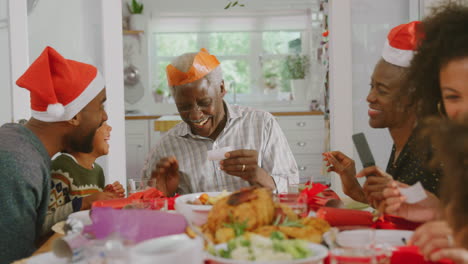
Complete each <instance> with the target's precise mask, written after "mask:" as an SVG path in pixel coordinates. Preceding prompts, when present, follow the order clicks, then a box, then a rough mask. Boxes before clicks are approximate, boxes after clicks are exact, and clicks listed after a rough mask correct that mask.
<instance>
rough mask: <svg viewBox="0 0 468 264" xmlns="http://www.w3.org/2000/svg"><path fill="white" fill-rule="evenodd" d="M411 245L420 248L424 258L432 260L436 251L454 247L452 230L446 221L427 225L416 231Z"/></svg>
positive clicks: (410, 242)
mask: <svg viewBox="0 0 468 264" xmlns="http://www.w3.org/2000/svg"><path fill="white" fill-rule="evenodd" d="M409 244H410V245H415V246H418V247H419V249H420V251H421V253H422V254H423V255H424V257H425V258H426V259H430V258H431V255H432V254H433V253H434V252H435V251H437V250H440V249H446V248H452V247H453V246H454V241H453V232H452V228H450V226H449V225H448V223H447V222H446V221H432V222H428V223H425V224H424V225H422V226H420V227H418V229H416V231H414V234H413V237H411V240H410V241H409Z"/></svg>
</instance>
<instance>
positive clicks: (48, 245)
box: [32, 233, 63, 256]
mask: <svg viewBox="0 0 468 264" xmlns="http://www.w3.org/2000/svg"><path fill="white" fill-rule="evenodd" d="M61 237H63V235H62V234H59V233H54V234H53V235H52V236H50V237H49V239H47V240H46V241H45V242H44V244H42V245H41V246H40V247H39V248H38V249H37V250H36V251H34V253H33V254H32V255H33V256H35V255H39V254H42V253H45V252H49V251H51V250H52V242H53V241H54V240H55V239H57V238H61Z"/></svg>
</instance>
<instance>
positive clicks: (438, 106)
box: [437, 101, 445, 116]
mask: <svg viewBox="0 0 468 264" xmlns="http://www.w3.org/2000/svg"><path fill="white" fill-rule="evenodd" d="M437 111H438V112H439V115H441V116H445V113H444V111H443V110H442V104H441V103H440V101H439V102H438V103H437Z"/></svg>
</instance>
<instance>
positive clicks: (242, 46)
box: [208, 32, 250, 56]
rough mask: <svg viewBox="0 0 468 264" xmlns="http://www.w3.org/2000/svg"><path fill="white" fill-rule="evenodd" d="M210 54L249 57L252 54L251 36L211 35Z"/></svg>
mask: <svg viewBox="0 0 468 264" xmlns="http://www.w3.org/2000/svg"><path fill="white" fill-rule="evenodd" d="M208 39H209V52H210V53H212V54H215V55H216V56H223V55H247V54H249V52H250V35H249V33H247V32H222V33H210V35H209V37H208Z"/></svg>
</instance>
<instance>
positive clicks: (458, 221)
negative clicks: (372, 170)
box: [384, 3, 468, 263]
mask: <svg viewBox="0 0 468 264" xmlns="http://www.w3.org/2000/svg"><path fill="white" fill-rule="evenodd" d="M423 30H424V34H425V38H424V40H423V41H422V42H421V43H420V46H419V48H418V53H417V54H416V55H415V56H414V58H413V60H412V62H411V66H410V69H409V72H408V80H407V84H408V85H410V87H412V88H413V90H412V92H411V94H410V99H411V102H413V103H414V104H415V105H417V106H418V112H417V113H418V120H423V119H425V118H427V117H437V116H439V117H447V119H449V120H451V122H452V123H450V121H449V120H445V121H444V122H441V123H437V125H436V126H435V127H436V128H438V129H436V130H434V131H432V133H430V134H426V135H429V136H430V137H431V138H432V141H433V143H434V144H435V149H436V151H437V152H436V153H434V154H435V155H436V157H438V159H436V160H438V161H439V162H442V164H444V166H443V172H444V175H446V177H444V179H443V187H442V193H441V195H442V196H441V198H442V200H441V201H439V200H438V199H437V198H436V197H433V196H429V197H428V198H426V199H425V200H423V201H421V202H419V203H416V204H408V203H405V199H406V198H405V197H404V196H403V195H402V194H401V193H400V192H399V190H398V187H404V185H402V184H401V183H398V182H392V183H390V184H389V187H388V188H386V189H385V190H384V196H385V198H386V200H385V205H386V209H385V212H386V213H389V214H394V215H399V216H403V217H405V218H407V219H410V220H417V219H419V220H420V221H430V220H435V219H440V218H442V216H445V217H444V218H445V220H446V221H435V222H429V223H426V224H424V225H423V226H421V227H420V228H418V229H417V230H416V232H415V234H414V236H413V238H412V243H413V244H415V245H417V246H419V247H420V248H421V251H422V253H423V254H424V255H425V257H426V258H429V259H431V260H438V259H441V258H444V257H447V258H451V259H453V260H454V261H455V262H456V263H468V251H467V250H466V248H468V241H467V237H468V234H467V232H468V231H467V226H466V223H467V221H466V219H467V216H468V208H467V207H466V201H467V198H468V196H467V191H466V186H467V174H466V172H467V170H468V167H467V164H468V160H467V156H466V155H467V153H468V144H467V135H468V125H467V123H466V122H467V120H466V119H465V120H464V121H461V124H456V122H459V121H460V120H462V119H463V118H462V116H466V115H467V114H468V5H466V4H465V5H462V4H454V3H448V4H444V5H442V6H439V7H437V8H435V9H434V10H433V13H432V14H431V15H430V16H429V17H427V18H426V19H425V20H424V21H423ZM441 204H442V205H443V207H444V208H445V209H444V210H440V208H441V207H442V206H441ZM453 236H454V238H453ZM457 247H462V249H460V248H457Z"/></svg>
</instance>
